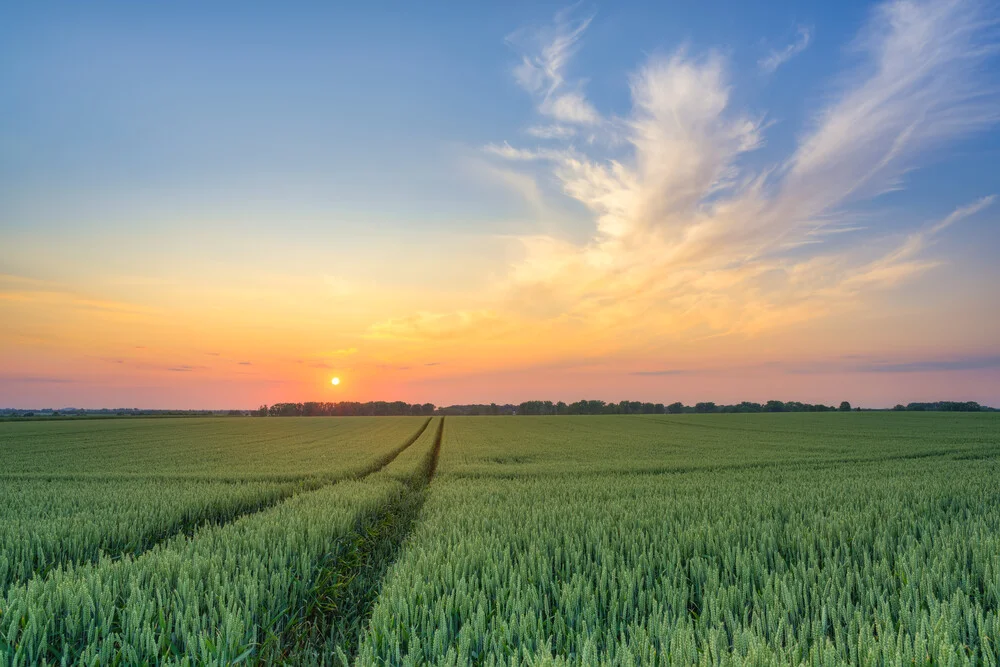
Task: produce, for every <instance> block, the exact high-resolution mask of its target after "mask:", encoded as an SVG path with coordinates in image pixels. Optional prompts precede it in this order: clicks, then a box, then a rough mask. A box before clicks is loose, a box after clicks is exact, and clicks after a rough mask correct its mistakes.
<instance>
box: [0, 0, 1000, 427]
mask: <svg viewBox="0 0 1000 667" xmlns="http://www.w3.org/2000/svg"><path fill="white" fill-rule="evenodd" d="M998 49H1000V9H998V7H997V5H996V4H995V3H992V2H989V1H987V0H982V1H977V0H914V1H903V0H893V1H890V2H885V3H861V2H836V3H834V2H824V3H800V2H794V1H791V0H779V1H776V2H768V3H745V2H739V1H736V0H731V1H725V2H723V1H718V2H715V1H713V2H708V3H688V2H676V1H674V2H650V3H635V2H614V3H611V2H607V3H602V2H596V3H587V2H578V3H577V4H573V5H566V4H562V3H548V2H542V3H536V2H531V3H528V2H515V3H443V2H442V3H378V6H377V7H375V6H370V3H368V6H366V3H361V4H360V5H358V6H351V7H348V6H346V4H344V3H315V4H311V3H278V4H276V3H253V2H240V3H235V2H232V3H212V4H211V5H206V4H204V3H195V2H177V3H164V4H155V3H126V2H120V3H108V2H94V3H70V2H64V3H59V2H56V3H5V4H3V5H0V407H25V408H27V407H34V408H39V407H56V408H58V407H68V406H74V407H150V408H152V407H158V408H171V407H172V408H234V407H236V408H249V407H256V406H257V405H259V404H270V403H274V402H281V401H306V400H318V401H340V400H405V401H410V402H428V401H429V402H433V403H436V404H439V405H447V404H454V403H475V402H490V401H495V402H498V403H504V402H520V401H524V400H530V399H548V400H566V401H573V400H579V399H581V398H596V399H603V400H609V401H610V400H615V401H617V400H622V399H628V400H645V401H654V402H664V403H670V402H673V401H676V400H680V401H683V402H685V403H694V402H696V401H715V402H717V403H730V402H738V401H741V400H753V401H766V400H770V399H778V400H799V401H806V402H824V403H828V404H829V403H839V402H840V401H841V400H848V401H851V402H852V403H854V404H857V405H863V406H866V407H891V406H892V405H894V404H896V403H907V402H910V401H931V400H975V401H979V402H981V403H984V404H989V405H996V406H1000V296H998V293H997V287H996V286H997V285H998V284H1000V266H998V265H1000V262H998V261H997V260H998V259H1000V201H997V200H996V195H997V193H1000V169H998V168H997V165H998V164H1000V125H998V121H1000V94H998V91H1000V54H998ZM333 377H339V378H340V379H341V382H340V384H339V385H337V386H333V385H332V384H331V382H330V380H331V378H333Z"/></svg>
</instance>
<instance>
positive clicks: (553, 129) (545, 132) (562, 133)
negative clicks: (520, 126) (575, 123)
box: [525, 123, 576, 139]
mask: <svg viewBox="0 0 1000 667" xmlns="http://www.w3.org/2000/svg"><path fill="white" fill-rule="evenodd" d="M525 132H527V133H528V134H530V135H531V136H533V137H536V138H538V139H569V138H571V137H573V136H575V135H576V130H575V129H574V128H572V127H570V126H569V125H560V124H558V123H556V124H553V125H535V126H533V127H529V128H528V129H527V130H525Z"/></svg>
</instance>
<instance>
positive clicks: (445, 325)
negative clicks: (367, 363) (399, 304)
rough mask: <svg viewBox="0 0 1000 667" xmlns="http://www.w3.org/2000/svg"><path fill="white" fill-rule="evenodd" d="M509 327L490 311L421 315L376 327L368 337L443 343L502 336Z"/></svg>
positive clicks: (370, 331)
mask: <svg viewBox="0 0 1000 667" xmlns="http://www.w3.org/2000/svg"><path fill="white" fill-rule="evenodd" d="M507 328H508V327H507V326H506V325H505V324H504V323H503V322H502V321H501V320H500V318H499V317H498V316H497V314H496V313H494V312H492V311H489V310H477V311H458V312H454V313H430V312H419V313H416V314H414V315H410V316H406V317H400V318H393V319H388V320H385V321H383V322H377V323H375V324H373V325H372V326H371V327H370V328H369V330H368V334H367V337H368V338H372V339H380V340H427V339H433V340H442V339H455V338H461V337H464V336H468V335H471V334H479V335H487V336H489V335H492V336H498V335H501V334H502V332H503V331H505V330H507Z"/></svg>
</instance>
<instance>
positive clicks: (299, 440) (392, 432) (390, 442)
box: [0, 417, 427, 481]
mask: <svg viewBox="0 0 1000 667" xmlns="http://www.w3.org/2000/svg"><path fill="white" fill-rule="evenodd" d="M426 419H427V418H426V417H353V418H349V419H346V418H345V419H310V418H288V419H211V418H206V419H174V420H170V419H129V420H120V421H118V420H113V419H106V420H92V421H87V420H80V421H71V422H16V423H0V476H2V477H4V478H7V479H12V480H17V479H26V478H39V479H92V478H102V479H129V478H139V479H189V478H196V479H229V480H241V481H246V480H251V479H261V480H269V481H294V480H298V479H303V478H307V477H323V478H324V479H340V478H344V477H350V476H353V475H356V474H360V473H362V472H364V471H365V470H367V469H370V467H371V466H372V465H373V464H374V463H375V462H376V461H377V460H378V459H380V458H381V457H382V456H384V455H385V454H386V453H387V452H389V451H391V450H392V449H393V448H394V447H396V446H397V445H398V444H399V443H401V442H403V441H404V440H405V439H406V438H407V437H408V436H409V435H410V434H412V433H413V432H414V431H415V430H417V428H419V427H420V425H421V424H423V423H424V422H425V421H426Z"/></svg>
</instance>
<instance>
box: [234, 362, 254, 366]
mask: <svg viewBox="0 0 1000 667" xmlns="http://www.w3.org/2000/svg"><path fill="white" fill-rule="evenodd" d="M237 366H253V364H251V363H250V362H249V361H241V362H239V363H238V364H237Z"/></svg>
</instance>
